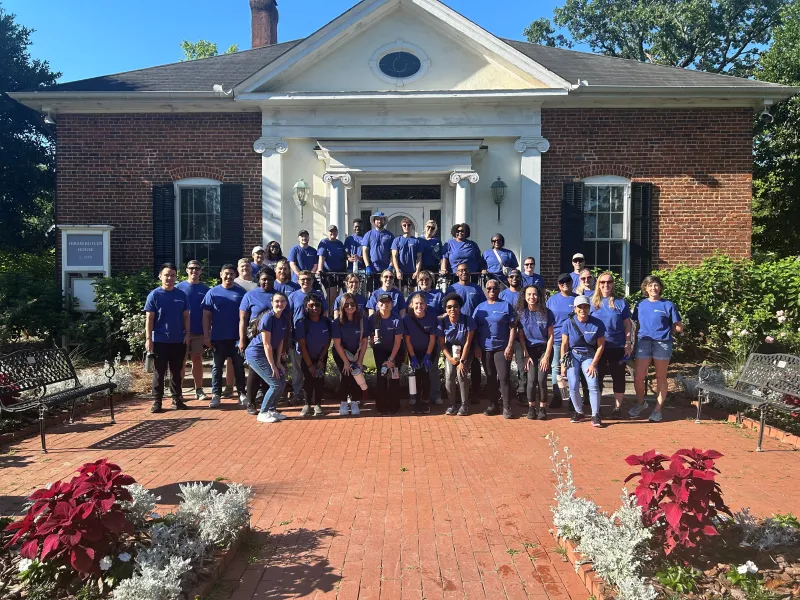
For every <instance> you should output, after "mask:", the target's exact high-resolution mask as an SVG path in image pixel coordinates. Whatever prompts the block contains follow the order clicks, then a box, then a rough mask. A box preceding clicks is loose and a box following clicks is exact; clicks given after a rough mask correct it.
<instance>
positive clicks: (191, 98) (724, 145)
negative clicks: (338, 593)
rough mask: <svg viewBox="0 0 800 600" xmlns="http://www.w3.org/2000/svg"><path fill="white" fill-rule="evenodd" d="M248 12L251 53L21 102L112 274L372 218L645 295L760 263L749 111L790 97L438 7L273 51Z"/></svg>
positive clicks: (266, 18) (267, 18) (357, 12)
mask: <svg viewBox="0 0 800 600" xmlns="http://www.w3.org/2000/svg"><path fill="white" fill-rule="evenodd" d="M239 1H244V0H239ZM250 5H251V9H252V15H253V19H252V30H253V49H251V50H247V51H242V52H238V53H235V54H231V55H223V56H218V57H214V58H209V59H205V60H197V61H192V62H181V63H175V64H169V65H164V66H158V67H153V68H148V69H142V70H138V71H131V72H126V73H119V74H116V75H109V76H104V77H96V78H92V79H86V80H82V81H74V82H70V83H64V84H59V85H56V86H54V87H52V88H49V89H45V90H39V91H35V92H19V93H13V94H11V96H12V97H13V98H15V99H16V100H18V101H19V102H22V103H24V104H26V105H27V106H30V107H32V108H34V109H35V110H37V111H41V112H42V113H45V114H49V115H50V117H51V118H52V119H53V120H54V121H56V123H57V140H58V142H57V143H58V146H57V157H58V188H57V223H58V225H59V226H63V225H77V224H110V225H113V226H114V228H115V229H114V231H113V234H112V236H111V265H112V268H113V269H114V270H115V271H130V270H137V269H139V268H141V267H142V266H144V265H151V264H153V265H158V264H160V263H161V262H164V261H177V262H185V261H186V260H188V259H189V258H200V259H206V260H208V262H209V263H210V264H212V265H219V264H222V263H223V262H235V259H236V258H239V257H240V256H243V255H247V254H248V252H249V249H250V248H251V247H252V246H254V245H257V244H260V245H266V243H267V242H268V241H269V240H273V239H277V240H280V241H281V242H282V246H283V249H284V253H285V254H286V253H288V249H289V247H290V246H291V245H293V244H294V243H295V240H296V238H295V236H296V234H297V231H298V230H299V229H301V228H303V229H308V230H309V231H310V232H311V238H312V243H316V241H317V240H319V239H320V238H322V237H323V236H324V235H325V231H326V228H327V226H328V225H329V224H331V223H335V224H337V225H338V226H339V229H340V231H341V232H342V237H344V234H345V233H346V232H347V231H349V223H350V222H351V221H352V219H353V218H355V217H356V216H363V215H368V214H370V213H372V212H373V211H374V210H376V209H380V210H383V211H384V212H385V213H387V215H388V216H389V228H390V229H393V230H395V231H396V230H397V229H399V221H400V219H401V218H402V217H410V218H411V219H412V220H413V221H414V223H415V224H416V230H417V232H418V233H419V234H421V232H422V225H423V224H424V222H425V220H427V219H429V218H433V219H435V220H437V221H438V222H439V223H440V225H441V229H442V232H443V237H444V238H445V239H446V238H448V237H449V230H450V227H451V225H452V224H453V223H457V222H464V221H466V222H468V223H470V224H471V227H472V239H474V240H475V241H476V242H478V244H479V245H480V246H481V248H482V249H485V248H488V247H489V245H490V244H489V239H490V237H491V236H492V234H493V233H495V232H497V231H500V232H502V233H503V234H504V236H505V239H506V245H507V246H508V247H509V248H511V249H512V250H514V252H515V253H516V254H517V256H518V257H519V258H522V257H524V256H528V255H531V256H534V257H535V258H536V259H537V263H538V265H539V268H540V270H541V272H542V274H543V275H544V276H545V279H546V281H547V283H548V284H550V283H552V282H553V280H554V279H555V276H556V274H557V273H558V272H560V271H562V270H571V267H570V257H571V255H572V253H573V252H575V251H583V252H584V254H586V255H587V259H588V263H589V264H590V265H593V266H599V267H610V268H613V269H614V270H616V271H619V272H622V273H623V274H624V275H625V276H626V277H627V279H628V280H629V281H631V282H632V283H634V284H636V283H638V282H639V281H640V280H641V279H642V277H643V276H644V275H645V274H646V273H647V272H648V271H649V270H650V269H651V268H664V267H669V266H673V265H675V264H677V263H679V262H688V263H696V262H698V261H699V260H700V259H701V258H702V257H704V256H707V255H709V254H710V253H711V252H712V251H714V250H716V249H719V250H722V251H724V252H727V253H729V254H731V255H734V256H747V255H748V254H749V250H750V232H751V216H750V199H751V167H752V129H753V127H752V124H753V115H754V113H755V112H758V111H760V110H763V109H765V107H769V105H770V104H771V103H773V102H777V101H779V100H781V99H783V98H785V97H787V96H788V95H790V94H791V93H793V91H794V90H792V88H787V87H783V86H777V85H772V84H766V83H761V82H757V81H752V80H746V79H738V78H733V77H728V76H723V75H714V74H708V73H702V72H696V71H690V70H683V69H676V68H671V67H665V66H658V65H650V64H643V63H639V62H636V61H630V60H623V59H616V58H610V57H604V56H597V55H592V54H586V53H580V52H574V51H569V50H562V49H555V48H548V47H544V46H539V45H534V44H528V43H523V42H518V41H513V40H505V39H499V38H497V37H495V36H493V35H491V34H490V33H488V32H486V31H485V30H483V29H481V28H480V27H479V26H478V25H476V24H474V23H472V22H471V21H469V20H467V19H465V18H464V17H463V16H461V15H459V14H458V13H456V12H455V11H453V10H451V9H450V8H448V7H447V6H445V5H444V4H442V3H441V2H439V1H438V0H363V1H362V2H359V3H358V4H356V5H355V6H353V8H351V9H350V10H348V11H347V12H345V13H344V14H342V15H341V16H340V17H338V18H336V19H335V20H333V21H332V22H330V23H329V24H327V25H326V26H324V27H323V28H322V29H320V30H318V31H316V32H315V33H313V34H311V35H310V36H309V37H307V38H305V39H302V40H295V41H291V42H285V43H277V21H278V17H277V7H276V3H275V2H274V0H250ZM498 178H500V179H502V180H503V181H504V182H505V183H506V184H507V186H508V187H507V189H506V194H505V197H504V199H503V201H502V204H501V205H500V209H499V215H500V217H499V219H498V208H497V206H496V204H495V202H494V200H493V196H492V193H491V184H492V183H493V182H495V181H496V180H497V179H498ZM301 179H302V180H304V181H305V182H307V183H308V184H309V185H310V194H309V198H308V200H307V204H306V206H305V207H304V208H302V210H301V207H300V206H299V204H298V201H297V199H296V197H295V194H294V186H295V184H296V183H297V182H298V181H299V180H301Z"/></svg>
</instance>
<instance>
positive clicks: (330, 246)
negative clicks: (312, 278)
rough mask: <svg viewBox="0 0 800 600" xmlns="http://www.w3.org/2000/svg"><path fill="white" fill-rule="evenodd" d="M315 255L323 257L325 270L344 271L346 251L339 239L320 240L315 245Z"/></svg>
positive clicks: (345, 268)
mask: <svg viewBox="0 0 800 600" xmlns="http://www.w3.org/2000/svg"><path fill="white" fill-rule="evenodd" d="M317 256H322V257H324V259H325V262H324V263H323V267H324V270H325V271H333V272H335V273H344V272H345V271H346V270H347V251H346V250H345V248H344V244H343V243H342V242H341V241H339V240H329V239H324V240H320V242H319V246H317Z"/></svg>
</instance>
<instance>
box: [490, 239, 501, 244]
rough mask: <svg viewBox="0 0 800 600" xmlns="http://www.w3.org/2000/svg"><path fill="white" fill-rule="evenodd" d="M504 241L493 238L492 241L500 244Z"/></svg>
mask: <svg viewBox="0 0 800 600" xmlns="http://www.w3.org/2000/svg"><path fill="white" fill-rule="evenodd" d="M502 241H503V240H492V243H493V244H499V243H501V242H502Z"/></svg>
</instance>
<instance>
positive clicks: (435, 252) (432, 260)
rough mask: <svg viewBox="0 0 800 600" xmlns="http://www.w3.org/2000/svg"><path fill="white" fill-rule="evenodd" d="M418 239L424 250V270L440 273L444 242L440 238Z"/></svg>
mask: <svg viewBox="0 0 800 600" xmlns="http://www.w3.org/2000/svg"><path fill="white" fill-rule="evenodd" d="M417 239H418V240H419V244H420V248H421V249H422V266H423V268H426V269H435V272H438V271H439V267H440V266H441V264H442V240H440V239H439V238H438V237H432V238H431V239H427V238H425V237H420V238H417Z"/></svg>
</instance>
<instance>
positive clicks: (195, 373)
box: [175, 260, 209, 400]
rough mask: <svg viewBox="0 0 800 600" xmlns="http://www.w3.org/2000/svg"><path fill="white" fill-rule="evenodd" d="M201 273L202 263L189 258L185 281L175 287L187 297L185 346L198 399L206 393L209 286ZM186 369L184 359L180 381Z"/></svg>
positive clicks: (204, 396)
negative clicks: (205, 327)
mask: <svg viewBox="0 0 800 600" xmlns="http://www.w3.org/2000/svg"><path fill="white" fill-rule="evenodd" d="M202 275H203V265H202V264H201V263H200V261H199V260H190V261H189V262H188V263H186V276H187V279H186V281H181V282H180V283H179V284H178V285H176V286H175V287H176V288H177V289H179V290H181V291H182V292H183V293H184V294H186V297H187V298H188V299H189V312H190V318H189V322H190V323H191V335H190V336H189V344H188V346H187V347H186V353H187V354H188V358H190V359H191V361H192V379H194V390H195V396H196V397H197V399H198V400H205V399H206V398H207V396H206V393H205V392H204V391H203V307H202V304H203V298H205V296H206V292H208V290H209V287H208V286H207V285H206V284H205V283H203V282H202V281H201V280H200V277H202ZM185 371H186V360H185V359H184V361H183V364H182V368H181V378H180V381H181V382H183V378H184V376H185Z"/></svg>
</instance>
